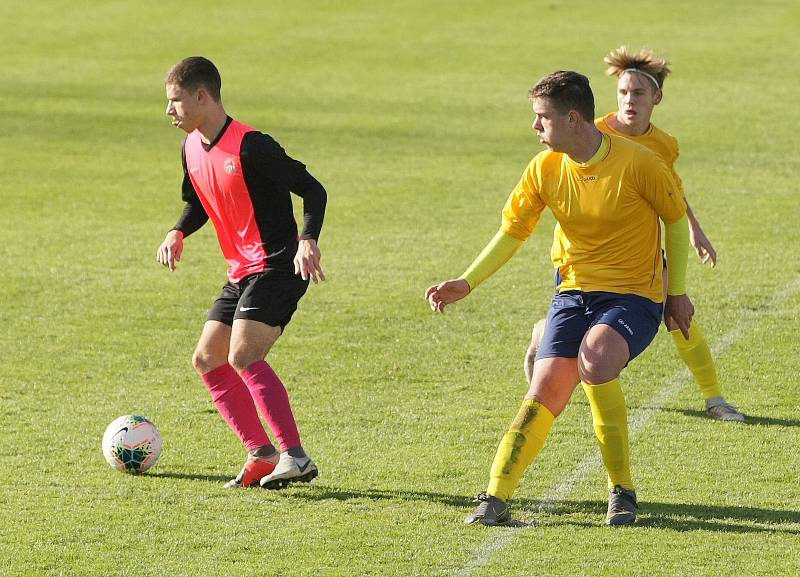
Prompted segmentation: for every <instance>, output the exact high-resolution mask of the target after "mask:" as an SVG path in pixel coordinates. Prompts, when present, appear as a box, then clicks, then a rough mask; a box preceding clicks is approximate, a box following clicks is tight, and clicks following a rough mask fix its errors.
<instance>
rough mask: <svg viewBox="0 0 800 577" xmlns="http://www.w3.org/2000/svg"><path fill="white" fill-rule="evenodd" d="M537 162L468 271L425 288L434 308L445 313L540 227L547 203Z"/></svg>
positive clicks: (521, 180) (514, 252)
mask: <svg viewBox="0 0 800 577" xmlns="http://www.w3.org/2000/svg"><path fill="white" fill-rule="evenodd" d="M535 163H536V160H535V159H534V161H533V162H531V164H530V165H529V166H528V168H527V169H526V170H525V173H524V174H523V175H522V178H521V179H520V181H519V183H517V186H516V187H514V190H513V191H512V192H511V195H510V196H509V197H508V200H507V201H506V205H505V207H503V222H502V225H501V226H500V230H499V231H498V232H497V234H495V235H494V237H493V238H492V240H490V241H489V244H487V245H486V247H485V248H484V249H483V251H481V253H480V254H479V255H478V257H477V258H476V259H475V260H474V261H473V262H472V264H471V265H470V266H469V267H468V268H467V270H466V271H464V274H462V275H461V276H460V277H459V278H457V279H450V280H447V281H444V282H442V283H439V284H437V285H434V286H432V287H429V288H428V290H427V291H425V299H426V300H427V301H428V302H429V303H430V305H431V309H432V310H434V311H436V312H443V311H444V308H445V307H446V306H447V305H449V304H452V303H454V302H456V301H458V300H461V299H463V298H464V297H466V296H467V295H468V294H469V293H470V292H471V291H472V289H474V288H476V287H477V286H478V285H479V284H480V283H482V282H483V281H485V280H486V279H487V278H489V277H490V276H491V275H493V274H494V273H495V272H497V271H498V270H499V269H500V268H501V267H502V266H503V265H504V264H505V263H506V262H508V261H509V260H510V259H511V257H512V256H514V255H515V254H516V253H517V251H518V250H519V249H520V247H521V246H522V244H523V243H524V242H525V240H526V239H527V238H528V237H529V236H530V235H531V233H532V232H533V230H534V228H536V223H537V222H538V221H539V217H540V216H541V214H542V210H544V206H545V205H544V203H543V202H542V200H541V198H540V197H539V194H538V186H537V179H536V176H535V175H536V170H535Z"/></svg>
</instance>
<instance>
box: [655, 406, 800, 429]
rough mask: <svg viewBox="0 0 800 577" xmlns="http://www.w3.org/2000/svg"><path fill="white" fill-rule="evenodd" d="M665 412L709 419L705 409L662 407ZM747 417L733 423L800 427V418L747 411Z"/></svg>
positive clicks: (737, 424) (739, 424)
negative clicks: (766, 415) (783, 417)
mask: <svg viewBox="0 0 800 577" xmlns="http://www.w3.org/2000/svg"><path fill="white" fill-rule="evenodd" d="M661 411H663V412H665V413H680V414H681V415H686V416H687V417H698V418H701V419H706V420H708V417H707V416H706V412H705V411H699V410H696V409H661ZM745 418H746V419H747V420H746V421H745V422H744V423H732V424H733V425H735V426H741V425H770V426H777V427H800V419H779V418H777V417H757V416H755V415H748V414H746V413H745Z"/></svg>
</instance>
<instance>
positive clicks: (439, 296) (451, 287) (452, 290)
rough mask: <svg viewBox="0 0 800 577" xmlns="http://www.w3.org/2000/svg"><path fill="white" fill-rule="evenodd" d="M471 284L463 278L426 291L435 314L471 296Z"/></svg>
mask: <svg viewBox="0 0 800 577" xmlns="http://www.w3.org/2000/svg"><path fill="white" fill-rule="evenodd" d="M469 291H470V288H469V283H467V281H465V280H464V279H463V278H458V279H453V280H448V281H444V282H443V283H439V284H437V285H435V286H432V287H430V288H429V289H428V290H426V291H425V298H426V299H427V301H428V302H429V303H430V305H431V309H432V310H433V311H434V312H437V313H441V312H444V307H446V306H447V305H449V304H451V303H454V302H456V301H458V300H461V299H463V298H464V297H465V296H467V295H468V294H469Z"/></svg>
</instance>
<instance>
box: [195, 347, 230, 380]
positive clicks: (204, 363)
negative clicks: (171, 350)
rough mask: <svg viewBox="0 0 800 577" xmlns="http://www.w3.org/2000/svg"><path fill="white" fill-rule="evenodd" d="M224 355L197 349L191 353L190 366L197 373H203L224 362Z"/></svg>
mask: <svg viewBox="0 0 800 577" xmlns="http://www.w3.org/2000/svg"><path fill="white" fill-rule="evenodd" d="M226 361H227V359H225V357H219V356H217V355H214V354H213V353H212V352H211V351H209V350H207V349H197V350H195V352H194V354H193V355H192V366H193V367H194V370H195V371H197V374H199V375H204V374H206V373H208V372H210V371H213V370H214V369H216V368H218V367H221V366H222V365H224V364H225V363H226Z"/></svg>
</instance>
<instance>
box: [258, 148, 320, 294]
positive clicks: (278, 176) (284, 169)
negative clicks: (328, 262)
mask: <svg viewBox="0 0 800 577" xmlns="http://www.w3.org/2000/svg"><path fill="white" fill-rule="evenodd" d="M257 138H258V139H257V140H256V143H257V144H256V147H255V148H256V151H257V152H256V154H257V155H258V158H259V160H260V162H261V164H262V166H264V167H265V168H266V169H267V170H268V171H269V178H271V179H273V180H275V181H277V182H279V183H281V184H282V185H284V186H285V187H286V188H288V189H289V190H290V191H291V192H293V193H294V194H296V195H297V196H299V197H300V198H302V199H303V230H302V231H301V232H300V240H299V241H298V243H297V253H296V254H295V257H294V272H295V274H299V275H300V276H301V277H302V278H303V280H308V279H311V280H312V281H313V282H314V283H315V284H316V283H317V282H319V281H321V280H325V273H324V272H323V271H322V265H321V264H320V262H321V259H322V253H321V252H320V249H319V246H318V245H317V243H318V241H319V236H320V234H321V232H322V223H323V221H324V219H325V207H326V206H327V203H328V194H327V192H326V191H325V188H324V187H323V186H322V184H320V182H319V181H318V180H317V179H316V178H314V177H313V176H312V175H311V173H309V172H308V170H307V169H306V165H305V164H303V163H302V162H300V161H299V160H295V159H294V158H292V157H291V156H289V155H288V154H286V151H285V150H284V149H283V147H282V146H281V145H280V144H278V143H277V142H276V141H275V140H274V139H273V138H271V137H270V136H268V135H265V134H259V135H258V137H257Z"/></svg>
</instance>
